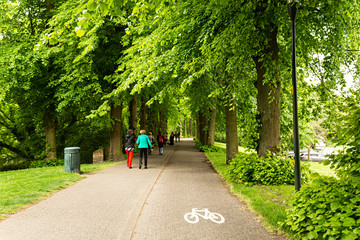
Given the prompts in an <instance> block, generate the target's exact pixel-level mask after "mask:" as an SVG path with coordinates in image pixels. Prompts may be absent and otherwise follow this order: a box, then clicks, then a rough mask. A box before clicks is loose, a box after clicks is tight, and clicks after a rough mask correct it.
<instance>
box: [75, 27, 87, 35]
mask: <svg viewBox="0 0 360 240" xmlns="http://www.w3.org/2000/svg"><path fill="white" fill-rule="evenodd" d="M84 35H85V31H84V30H82V29H81V28H80V29H78V30H76V36H78V37H82V36H84Z"/></svg>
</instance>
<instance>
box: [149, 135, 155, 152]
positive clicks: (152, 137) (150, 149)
mask: <svg viewBox="0 0 360 240" xmlns="http://www.w3.org/2000/svg"><path fill="white" fill-rule="evenodd" d="M148 137H149V140H150V142H151V144H152V145H153V146H152V148H149V153H148V155H151V152H152V151H153V150H154V143H155V138H154V135H153V134H152V132H149V133H148Z"/></svg>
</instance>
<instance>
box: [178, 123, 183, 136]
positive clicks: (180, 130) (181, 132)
mask: <svg viewBox="0 0 360 240" xmlns="http://www.w3.org/2000/svg"><path fill="white" fill-rule="evenodd" d="M179 134H180V136H182V135H183V128H182V123H181V121H179Z"/></svg>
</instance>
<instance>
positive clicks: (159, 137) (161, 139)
mask: <svg viewBox="0 0 360 240" xmlns="http://www.w3.org/2000/svg"><path fill="white" fill-rule="evenodd" d="M157 142H158V145H159V155H163V151H164V137H163V135H162V133H161V132H159V134H158V135H157Z"/></svg>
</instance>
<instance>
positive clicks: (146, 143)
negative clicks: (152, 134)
mask: <svg viewBox="0 0 360 240" xmlns="http://www.w3.org/2000/svg"><path fill="white" fill-rule="evenodd" d="M136 144H137V145H139V147H138V148H152V145H151V142H150V139H149V137H148V135H146V134H141V135H140V136H139V137H138V139H137V141H136Z"/></svg>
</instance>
